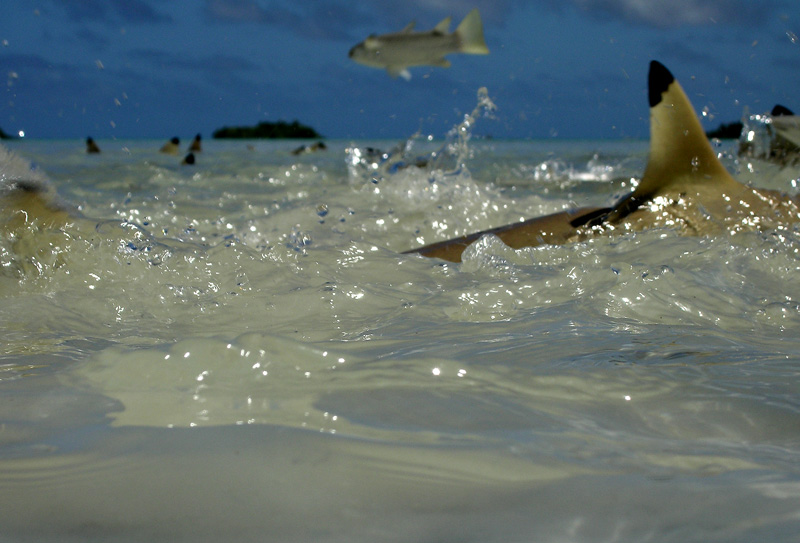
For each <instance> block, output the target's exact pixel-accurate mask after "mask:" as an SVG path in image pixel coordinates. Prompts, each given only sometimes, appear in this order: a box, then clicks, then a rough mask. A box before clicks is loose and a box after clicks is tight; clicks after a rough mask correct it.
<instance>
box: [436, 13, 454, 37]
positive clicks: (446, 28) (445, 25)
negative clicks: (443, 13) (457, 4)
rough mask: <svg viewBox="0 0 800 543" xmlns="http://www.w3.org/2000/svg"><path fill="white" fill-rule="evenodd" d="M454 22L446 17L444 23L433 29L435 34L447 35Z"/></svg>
mask: <svg viewBox="0 0 800 543" xmlns="http://www.w3.org/2000/svg"><path fill="white" fill-rule="evenodd" d="M452 21H453V18H452V17H445V18H444V19H442V21H441V22H440V23H439V24H438V25H436V26H435V27H433V32H438V33H439V34H447V33H448V32H450V23H451V22H452Z"/></svg>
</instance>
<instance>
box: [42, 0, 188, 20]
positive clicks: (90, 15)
mask: <svg viewBox="0 0 800 543" xmlns="http://www.w3.org/2000/svg"><path fill="white" fill-rule="evenodd" d="M50 3H51V4H53V5H55V6H57V7H59V8H61V9H63V10H64V11H65V12H66V13H67V16H68V17H69V18H70V19H72V20H73V21H78V22H85V21H109V20H113V21H116V22H123V23H131V24H142V23H162V22H171V21H172V18H171V17H169V16H167V15H163V14H162V13H159V12H158V11H156V10H155V9H154V8H153V7H151V6H150V4H149V3H148V2H147V1H146V0H80V1H79V2H75V1H73V0H50Z"/></svg>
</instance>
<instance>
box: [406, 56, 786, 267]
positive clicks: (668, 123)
mask: <svg viewBox="0 0 800 543" xmlns="http://www.w3.org/2000/svg"><path fill="white" fill-rule="evenodd" d="M648 93H649V101H650V151H649V158H648V162H647V166H646V168H645V171H644V174H643V175H642V179H641V181H640V183H639V184H638V186H637V187H636V189H635V190H634V191H633V192H631V193H630V194H628V195H627V196H625V197H623V198H622V199H620V200H619V201H618V202H617V203H616V204H614V205H613V206H610V207H602V206H600V207H585V208H578V209H574V210H569V211H564V212H560V213H555V214H552V215H547V216H544V217H537V218H534V219H529V220H527V221H524V222H519V223H513V224H509V225H506V226H501V227H498V228H493V229H489V230H484V231H481V232H475V233H473V234H469V235H466V236H462V237H460V238H455V239H451V240H447V241H442V242H439V243H434V244H431V245H426V246H424V247H420V248H417V249H413V250H411V251H406V253H418V254H421V255H423V256H427V257H434V258H441V259H444V260H449V261H452V262H460V261H461V254H462V253H463V251H464V249H466V248H467V247H468V246H469V245H470V244H471V243H472V242H474V241H476V240H478V239H480V238H481V237H482V236H485V235H496V236H497V237H499V238H500V239H501V240H502V241H503V242H504V243H506V244H507V245H509V246H510V247H512V248H514V249H520V248H523V247H534V246H538V245H544V244H559V243H568V242H572V241H579V240H581V239H585V238H587V237H589V236H591V235H596V234H598V233H601V232H608V231H615V230H616V231H619V230H622V231H635V230H641V229H644V228H655V227H660V226H668V227H676V228H678V229H680V230H681V231H682V232H685V233H691V234H700V235H702V234H707V233H711V232H713V231H714V230H715V229H720V228H727V229H728V230H729V231H730V232H732V233H736V232H738V231H742V230H752V229H756V228H775V227H781V226H785V225H786V224H789V223H794V222H800V210H799V209H798V202H797V200H796V199H795V198H790V197H787V196H785V195H783V194H781V193H778V192H776V191H767V190H759V189H754V188H751V187H749V186H746V185H744V184H742V183H739V182H738V181H736V180H735V179H734V178H733V177H732V176H731V175H730V173H728V171H727V170H726V169H725V167H724V166H723V165H722V163H721V162H720V161H719V159H718V158H717V155H716V153H715V151H714V149H713V148H712V147H711V144H710V143H709V141H708V138H707V137H706V135H705V132H704V131H703V128H702V126H701V124H700V121H699V120H698V118H697V115H696V114H695V112H694V109H693V107H692V104H691V103H690V101H689V99H688V98H687V96H686V94H685V93H684V91H683V89H682V88H681V86H680V84H679V83H678V81H677V80H675V78H674V77H673V75H672V74H671V73H670V71H669V70H667V68H666V67H664V65H662V64H661V63H659V62H658V61H652V62H651V63H650V71H649V75H648Z"/></svg>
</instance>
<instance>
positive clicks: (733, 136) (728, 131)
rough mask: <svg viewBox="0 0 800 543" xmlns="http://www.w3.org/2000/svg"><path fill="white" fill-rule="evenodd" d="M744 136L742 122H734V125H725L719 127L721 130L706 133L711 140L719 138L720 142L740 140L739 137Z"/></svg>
mask: <svg viewBox="0 0 800 543" xmlns="http://www.w3.org/2000/svg"><path fill="white" fill-rule="evenodd" d="M741 134H742V123H740V122H738V121H737V122H733V123H727V124H725V123H723V124H721V125H719V128H716V129H714V130H711V131H709V132H706V136H708V138H709V139H711V138H717V139H720V140H738V139H739V136H740V135H741Z"/></svg>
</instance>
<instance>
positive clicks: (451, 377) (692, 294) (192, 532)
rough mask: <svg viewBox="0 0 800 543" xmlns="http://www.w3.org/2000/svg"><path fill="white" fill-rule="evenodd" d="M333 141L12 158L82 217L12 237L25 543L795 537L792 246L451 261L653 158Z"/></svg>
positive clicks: (670, 235)
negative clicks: (460, 238)
mask: <svg viewBox="0 0 800 543" xmlns="http://www.w3.org/2000/svg"><path fill="white" fill-rule="evenodd" d="M462 136H463V135H462ZM326 143H327V147H328V148H327V150H325V151H320V152H316V153H310V154H304V155H293V154H292V153H291V151H292V150H293V149H294V148H295V147H296V146H297V145H299V143H298V144H295V143H293V142H284V141H279V142H262V141H259V142H241V141H224V142H223V141H208V142H205V148H204V150H203V152H202V153H200V154H198V156H197V163H196V164H195V165H194V166H181V165H180V157H172V156H165V155H160V154H158V153H157V149H158V147H159V146H160V142H146V141H106V142H102V141H101V142H99V144H100V146H101V148H102V149H103V153H102V154H100V155H98V156H87V155H86V154H85V153H84V152H83V144H82V142H79V141H74V142H73V141H59V142H49V141H17V142H13V143H11V144H8V145H7V147H9V148H11V149H12V150H13V151H14V152H15V153H16V155H17V157H18V159H19V160H17V159H11V158H9V157H5V161H6V162H5V165H4V169H3V174H4V175H5V176H6V177H7V178H8V177H13V175H18V174H19V172H20V170H23V171H24V172H27V167H28V164H27V163H28V162H29V163H32V164H33V166H34V168H35V171H34V173H32V174H27V173H26V175H31V176H33V177H41V178H46V179H47V180H49V182H50V183H51V184H52V187H53V188H54V189H55V191H56V192H57V193H58V195H59V197H60V198H61V199H62V200H63V201H64V202H65V203H66V205H68V206H69V207H70V208H72V209H73V210H74V211H75V215H76V218H75V219H74V220H73V221H72V222H71V223H70V224H68V225H66V226H64V227H63V228H60V229H57V230H56V231H38V232H37V231H29V232H26V233H24V234H23V235H20V236H19V237H18V238H15V239H9V238H6V239H3V240H2V246H0V264H2V268H0V270H2V271H0V500H2V507H0V536H2V538H4V539H5V540H10V541H16V540H26V541H28V540H33V541H39V540H41V541H93V540H94V541H100V540H103V541H106V540H113V541H143V540H147V541H218V540H220V539H226V540H231V541H233V540H237V541H250V540H252V541H348V542H354V541H370V542H372V541H420V542H424V541H459V542H462V541H475V542H489V541H498V542H500V541H502V542H510V541H536V542H540V541H553V542H556V541H559V542H560V541H587V542H589V541H591V542H594V541H637V542H638V541H658V542H662V541H664V542H666V541H675V542H689V541H697V542H700V541H702V542H709V541H746V540H749V541H756V540H761V541H773V542H775V541H793V540H795V538H796V534H797V533H798V532H800V468H798V466H800V437H799V436H800V399H799V398H800V381H799V380H798V378H799V374H800V366H798V361H799V360H800V340H798V335H797V330H798V329H800V327H799V326H798V325H799V324H800V301H799V297H800V289H799V288H798V287H799V286H800V285H799V282H800V280H798V273H797V272H798V268H800V257H799V254H800V253H799V252H798V251H800V238H798V234H797V232H796V231H795V230H793V229H788V230H785V231H782V232H780V233H775V232H753V233H746V234H737V235H736V236H731V235H728V234H726V233H720V234H717V235H715V236H713V237H682V236H678V235H677V234H676V233H675V232H673V231H670V230H668V229H659V230H651V231H645V232H641V233H636V234H626V235H624V236H622V237H616V238H598V239H593V240H589V241H586V242H583V243H577V244H572V245H567V246H560V247H554V246H544V247H539V248H535V249H523V250H520V251H513V250H510V249H508V248H507V247H505V246H503V245H502V244H501V243H499V242H498V241H497V240H492V239H484V240H482V241H480V242H478V243H477V244H476V245H475V246H473V247H472V248H470V250H469V251H468V253H467V254H466V255H465V262H464V263H462V264H450V263H444V262H442V261H438V260H430V259H425V258H422V257H419V256H415V255H401V254H399V253H400V252H401V251H404V250H407V249H410V248H413V247H416V246H418V245H421V244H425V243H430V242H433V241H438V240H440V239H445V238H448V237H452V236H456V235H460V234H463V233H466V232H471V231H474V230H478V229H483V228H488V227H491V226H497V225H500V224H506V223H509V222H513V221H516V220H519V219H520V218H523V217H525V218H527V217H532V216H537V215H541V214H544V213H550V212H555V211H558V210H561V209H564V208H567V207H572V206H575V205H605V204H608V203H609V202H611V201H613V200H614V199H615V198H616V197H618V196H619V195H621V194H624V193H625V192H627V191H628V190H630V187H631V184H632V183H635V181H636V178H637V176H639V175H640V174H641V172H642V170H643V167H644V164H645V161H646V152H647V144H646V142H638V141H632V142H614V141H611V142H608V141H534V142H521V141H513V142H512V141H492V140H475V139H472V140H470V139H469V138H467V137H461V138H458V137H451V138H450V139H449V140H447V145H446V146H445V147H442V145H443V142H442V140H441V139H435V140H432V141H429V139H428V138H426V137H419V138H416V139H414V140H413V141H410V142H388V141H378V142H365V141H360V142H349V141H333V142H326ZM397 145H400V147H399V148H396V146H397ZM368 148H380V149H381V150H382V151H384V152H385V153H386V156H384V155H382V154H381V153H377V154H376V153H370V152H369V150H368ZM720 152H721V153H723V155H724V158H725V161H726V164H727V165H729V166H730V168H731V169H732V170H735V171H739V170H741V169H742V165H741V164H738V163H737V161H736V159H735V156H733V155H732V154H731V153H730V152H729V151H728V150H727V149H726V148H725V147H722V148H720ZM431 153H434V154H431ZM418 158H419V159H422V158H424V159H425V160H427V161H428V162H427V165H425V166H424V167H416V166H414V165H412V164H416V163H417V162H418V160H417V159H418ZM409 165H410V166H409ZM12 174H13V175H12ZM745 174H750V175H751V178H753V177H754V178H755V179H754V182H756V183H757V182H758V181H759V180H761V181H763V182H764V183H765V184H770V183H771V184H773V185H774V184H776V183H778V184H780V183H781V181H780V180H779V179H780V178H779V177H777V176H776V175H774V174H775V172H774V171H773V169H769V167H767V166H764V170H763V171H762V170H758V169H756V170H755V173H754V174H751V173H750V172H749V170H747V171H745V172H743V173H742V175H745ZM789 177H791V175H790V176H789ZM778 188H785V189H787V190H788V189H790V188H791V186H790V185H788V184H787V185H786V186H782V187H778Z"/></svg>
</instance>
